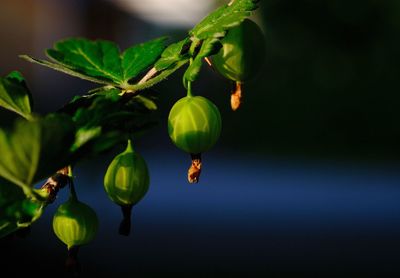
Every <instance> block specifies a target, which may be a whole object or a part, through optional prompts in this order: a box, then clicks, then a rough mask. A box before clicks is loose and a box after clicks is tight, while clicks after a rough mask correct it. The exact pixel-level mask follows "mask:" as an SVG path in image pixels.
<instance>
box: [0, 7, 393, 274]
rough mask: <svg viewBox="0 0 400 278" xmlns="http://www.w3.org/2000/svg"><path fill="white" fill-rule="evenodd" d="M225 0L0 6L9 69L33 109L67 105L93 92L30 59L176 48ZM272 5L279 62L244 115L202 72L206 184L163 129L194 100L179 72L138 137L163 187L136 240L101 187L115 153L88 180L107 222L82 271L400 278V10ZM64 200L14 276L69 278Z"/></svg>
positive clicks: (87, 194) (26, 248) (272, 49)
mask: <svg viewBox="0 0 400 278" xmlns="http://www.w3.org/2000/svg"><path fill="white" fill-rule="evenodd" d="M226 2H227V1H215V0H202V1H194V0H146V1H140V0H108V1H101V0H3V1H2V3H1V6H0V37H1V44H0V74H1V75H6V74H7V73H8V72H10V71H11V70H15V69H18V70H20V71H21V72H22V73H23V75H24V76H25V77H26V79H27V81H28V85H29V87H30V89H31V91H32V93H33V96H34V103H35V111H36V112H38V113H46V112H50V111H55V110H57V109H58V108H59V107H61V106H62V105H63V104H64V103H66V102H67V101H68V100H70V99H71V98H72V97H73V96H74V95H77V94H83V93H85V92H86V91H87V90H89V89H92V88H94V87H93V85H92V84H90V83H88V82H86V81H81V80H78V79H75V78H73V77H69V76H66V75H63V74H61V73H58V72H54V71H51V70H49V69H46V68H42V67H40V66H37V65H32V64H29V63H27V62H25V61H23V60H21V59H20V58H18V55H19V54H29V55H32V56H34V57H38V58H44V57H45V56H44V50H45V49H46V48H50V47H51V46H52V44H53V43H54V42H55V41H57V40H59V39H62V38H66V37H87V38H90V39H108V40H113V41H115V42H117V43H118V44H119V45H120V47H121V49H125V48H127V47H129V46H131V45H132V44H135V43H139V42H144V41H146V40H149V39H152V38H155V37H158V36H163V35H169V36H170V37H171V42H173V41H176V40H179V39H182V38H184V37H185V36H186V34H187V30H189V29H191V27H192V26H194V25H195V24H196V23H197V22H198V21H199V20H200V19H201V18H202V17H204V16H205V15H206V14H207V13H208V12H210V11H211V10H213V9H214V8H215V7H217V6H218V5H220V4H222V3H226ZM260 6H261V8H260V9H259V10H258V11H257V13H256V14H255V15H254V17H253V19H254V20H255V21H256V22H257V23H258V24H259V25H260V26H261V27H262V29H263V31H264V34H265V40H266V46H267V47H266V50H265V51H266V56H267V58H266V62H265V64H264V66H263V68H262V71H261V72H260V73H259V75H258V76H255V77H254V79H252V80H251V81H249V82H248V83H246V84H245V89H244V90H245V91H244V94H245V95H244V97H245V99H244V103H243V106H242V107H241V108H240V110H239V111H237V112H231V111H230V107H229V91H230V83H229V82H228V81H226V80H224V79H223V78H221V77H220V76H218V74H217V73H215V72H213V70H212V69H210V68H208V67H204V68H203V71H202V73H201V76H200V78H199V80H198V81H197V82H196V83H195V84H194V90H195V92H196V93H197V94H201V95H204V96H207V97H208V98H210V99H211V100H213V102H215V103H216V104H217V105H218V107H219V108H220V110H221V113H222V116H223V134H222V136H221V140H220V141H219V143H218V145H217V146H216V147H215V148H214V149H213V150H211V151H210V152H209V153H206V154H204V171H203V174H202V175H203V176H202V179H201V181H200V183H199V184H197V185H188V184H187V182H186V169H187V166H189V163H190V161H189V158H188V157H187V155H186V154H183V153H181V152H180V151H179V150H177V149H176V148H175V147H174V146H173V145H172V143H171V142H170V141H169V138H168V135H167V132H166V119H167V116H168V111H169V109H170V107H171V106H172V104H173V103H174V102H175V101H176V100H177V99H179V98H181V97H182V96H184V95H185V91H184V89H183V87H182V86H181V75H182V72H183V71H182V70H181V71H179V72H177V73H175V74H174V75H173V76H171V77H170V78H169V79H168V80H167V81H165V82H162V83H161V84H159V85H157V86H156V87H155V88H153V91H154V92H155V94H156V96H157V97H158V102H159V104H160V105H159V106H160V109H159V111H158V112H157V113H158V114H159V117H160V125H159V126H158V127H157V128H155V129H153V130H152V131H150V132H148V133H147V134H146V136H144V137H143V138H139V139H138V140H137V142H136V144H137V149H138V150H140V152H141V153H142V154H143V156H145V158H146V160H147V161H148V164H149V168H150V172H151V173H152V176H151V177H152V182H151V189H150V191H149V192H148V194H147V196H146V198H145V199H144V200H143V201H142V202H141V203H140V204H139V205H138V206H137V207H135V208H134V213H133V224H134V228H133V233H132V235H131V236H130V237H128V238H124V237H121V236H118V235H117V228H118V223H119V220H120V211H119V209H118V207H116V206H113V204H112V203H111V202H109V201H108V199H107V196H106V195H105V193H104V192H103V188H102V178H103V173H104V171H105V169H106V167H107V165H108V163H109V162H110V161H111V159H112V156H113V155H114V154H115V153H111V154H109V155H105V156H104V157H100V158H99V159H98V160H96V161H88V162H85V163H82V164H81V165H80V166H79V167H78V169H77V170H76V175H77V186H78V193H80V196H81V199H82V200H84V201H86V202H87V203H88V204H90V205H91V206H92V207H94V208H95V209H96V211H97V212H98V215H99V217H100V223H101V228H100V232H99V236H98V237H97V239H96V240H95V242H93V244H91V245H89V246H87V247H85V248H82V250H81V254H80V258H81V263H82V266H83V274H85V275H88V276H89V275H94V274H97V275H100V274H104V275H113V276H128V275H129V277H131V276H133V275H137V276H138V277H146V276H148V275H153V274H155V273H160V276H161V275H168V274H174V275H175V276H180V275H182V276H188V275H191V276H196V277H197V276H199V277H233V276H235V275H236V276H238V277H246V276H245V275H249V274H251V275H252V277H255V276H257V275H259V276H260V277H299V276H302V275H304V276H309V275H310V274H313V273H314V274H315V273H319V274H324V277H326V276H329V275H333V276H337V275H340V276H341V277H343V276H344V277H358V276H360V277H366V276H373V277H381V276H380V275H381V274H382V273H384V274H385V275H386V276H387V275H389V274H392V273H398V274H400V256H399V255H398V251H399V248H400V202H399V199H400V184H399V182H400V171H399V170H400V163H399V162H400V161H399V155H400V147H399V145H400V144H399V140H400V127H399V125H398V121H399V120H400V109H398V106H399V104H400V95H399V85H398V78H399V76H400V51H399V49H400V1H398V0H381V1H377V0H351V1H345V0H337V1H319V0H262V1H261V4H260ZM121 149H122V146H121V147H118V148H116V150H115V152H118V151H121ZM79 184H82V187H79ZM66 198H67V193H66V192H64V193H62V194H60V196H59V199H58V200H57V202H56V204H53V205H52V206H51V207H50V208H49V209H48V210H47V211H46V213H45V215H44V217H43V218H42V219H40V220H39V221H38V223H36V225H34V226H33V227H32V231H31V234H30V236H29V237H27V238H25V239H14V240H2V241H1V242H0V247H1V248H0V250H1V251H0V252H1V253H2V255H3V256H4V259H3V260H2V261H0V265H1V267H2V269H7V270H10V271H11V270H12V271H14V272H20V273H22V272H27V271H28V270H29V271H30V272H32V271H33V272H37V273H41V274H43V273H44V272H46V273H51V274H60V275H61V274H62V273H63V262H64V257H65V253H66V250H65V248H64V246H63V245H62V244H61V243H60V242H59V241H58V240H57V239H56V237H55V236H54V234H53V233H52V231H51V217H52V214H53V213H54V210H55V208H56V207H57V205H58V204H60V203H61V202H63V201H64V200H65V199H66ZM15 263H17V264H21V265H24V266H25V267H24V268H15V267H14V264H15ZM189 277H190V276H189Z"/></svg>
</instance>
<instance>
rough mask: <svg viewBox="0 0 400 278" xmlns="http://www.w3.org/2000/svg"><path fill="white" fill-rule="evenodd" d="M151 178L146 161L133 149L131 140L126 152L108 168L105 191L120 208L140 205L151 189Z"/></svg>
mask: <svg viewBox="0 0 400 278" xmlns="http://www.w3.org/2000/svg"><path fill="white" fill-rule="evenodd" d="M149 184H150V177H149V170H148V168H147V165H146V161H145V160H144V159H143V157H142V156H141V155H140V154H138V153H137V152H136V151H134V150H133V148H132V143H131V141H130V140H129V141H128V145H127V148H126V149H125V151H124V152H122V153H120V154H118V155H117V156H116V157H115V158H114V159H113V161H112V162H111V164H110V165H109V166H108V169H107V172H106V174H105V176H104V189H105V191H106V192H107V195H108V197H109V198H110V199H111V200H112V201H113V202H114V203H116V204H118V205H120V206H132V205H135V204H136V203H138V202H139V201H140V200H141V199H142V198H143V197H144V195H145V194H146V192H147V190H148V189H149Z"/></svg>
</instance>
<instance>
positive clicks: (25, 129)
mask: <svg viewBox="0 0 400 278" xmlns="http://www.w3.org/2000/svg"><path fill="white" fill-rule="evenodd" d="M73 142H74V126H73V123H72V121H71V119H70V118H69V117H67V116H65V115H62V114H50V115H48V116H47V117H45V118H38V119H34V120H32V121H29V122H28V121H25V120H17V121H16V123H15V126H14V129H13V130H2V129H0V149H1V150H2V155H1V156H0V176H1V177H3V178H5V179H6V180H8V181H10V182H12V183H14V184H16V185H18V186H20V187H21V188H23V189H24V190H25V192H29V191H30V188H31V187H32V186H33V184H34V183H35V182H37V181H39V180H40V179H43V178H45V177H47V176H49V175H52V174H53V173H55V172H56V171H57V170H58V169H60V168H61V167H63V166H65V165H66V164H67V163H68V162H69V161H68V157H69V147H70V146H71V145H72V144H73Z"/></svg>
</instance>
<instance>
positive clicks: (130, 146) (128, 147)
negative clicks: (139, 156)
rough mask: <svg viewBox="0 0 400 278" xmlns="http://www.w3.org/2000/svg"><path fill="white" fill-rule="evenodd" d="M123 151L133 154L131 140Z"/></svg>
mask: <svg viewBox="0 0 400 278" xmlns="http://www.w3.org/2000/svg"><path fill="white" fill-rule="evenodd" d="M125 151H126V152H133V151H134V149H133V146H132V140H131V139H128V144H127V146H126V149H125Z"/></svg>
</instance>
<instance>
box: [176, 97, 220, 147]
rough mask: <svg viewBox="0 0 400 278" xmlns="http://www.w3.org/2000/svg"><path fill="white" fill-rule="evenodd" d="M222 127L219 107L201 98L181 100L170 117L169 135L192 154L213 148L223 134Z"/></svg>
mask: <svg viewBox="0 0 400 278" xmlns="http://www.w3.org/2000/svg"><path fill="white" fill-rule="evenodd" d="M221 126H222V123H221V115H220V113H219V110H218V108H217V106H215V105H214V104H213V103H212V102H211V101H209V100H208V99H206V98H204V97H201V96H186V97H184V98H181V99H180V100H178V101H177V102H176V103H175V104H174V106H173V107H172V109H171V111H170V113H169V116H168V133H169V136H170V138H171V140H172V142H173V143H174V144H175V145H176V146H177V147H178V148H180V149H181V150H183V151H185V152H188V153H191V154H199V153H202V152H205V151H207V150H209V149H210V148H211V147H213V146H214V145H215V143H216V142H217V140H218V138H219V136H220V134H221Z"/></svg>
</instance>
